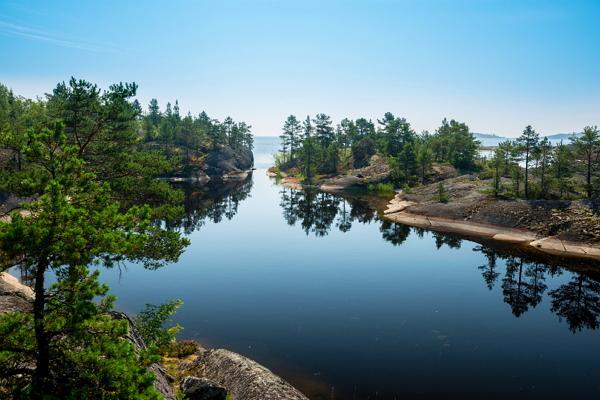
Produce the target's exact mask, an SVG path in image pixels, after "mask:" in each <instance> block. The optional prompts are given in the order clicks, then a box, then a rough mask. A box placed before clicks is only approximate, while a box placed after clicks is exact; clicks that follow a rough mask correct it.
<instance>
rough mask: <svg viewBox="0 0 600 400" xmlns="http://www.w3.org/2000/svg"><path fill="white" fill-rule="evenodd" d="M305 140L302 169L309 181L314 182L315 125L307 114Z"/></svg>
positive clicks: (304, 125)
mask: <svg viewBox="0 0 600 400" xmlns="http://www.w3.org/2000/svg"><path fill="white" fill-rule="evenodd" d="M303 129H304V141H303V144H302V166H303V168H302V170H303V173H304V178H305V179H306V181H307V182H308V183H312V179H313V175H314V170H315V152H316V151H315V150H316V149H315V148H316V145H315V139H314V137H313V132H314V127H313V126H312V123H311V120H310V116H307V117H306V119H305V120H304V124H303Z"/></svg>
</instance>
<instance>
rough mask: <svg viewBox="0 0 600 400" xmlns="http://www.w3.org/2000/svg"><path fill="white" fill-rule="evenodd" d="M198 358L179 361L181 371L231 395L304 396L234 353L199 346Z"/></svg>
mask: <svg viewBox="0 0 600 400" xmlns="http://www.w3.org/2000/svg"><path fill="white" fill-rule="evenodd" d="M197 354H198V358H197V359H196V360H194V361H192V362H189V363H186V364H184V365H182V366H181V367H180V368H181V369H182V370H184V371H185V373H188V374H193V375H196V376H199V377H203V378H206V379H209V380H210V381H212V382H215V383H217V384H218V385H221V386H223V387H226V388H227V391H228V392H229V394H231V396H232V397H233V398H234V399H244V400H265V399H269V400H308V398H307V397H306V396H304V395H303V394H302V393H301V392H300V391H298V390H297V389H296V388H294V387H293V386H292V385H290V384H289V383H287V382H286V381H284V380H283V379H281V378H280V377H278V376H277V375H275V374H274V373H273V372H271V371H270V370H268V369H267V368H265V367H263V366H262V365H260V364H259V363H257V362H256V361H252V360H250V359H249V358H246V357H244V356H242V355H240V354H238V353H234V352H232V351H229V350H225V349H211V350H206V349H200V351H199V352H198V353H197Z"/></svg>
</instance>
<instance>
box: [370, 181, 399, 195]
mask: <svg viewBox="0 0 600 400" xmlns="http://www.w3.org/2000/svg"><path fill="white" fill-rule="evenodd" d="M367 190H368V191H369V192H375V193H377V194H391V193H394V185H393V184H391V183H375V184H369V185H368V186H367Z"/></svg>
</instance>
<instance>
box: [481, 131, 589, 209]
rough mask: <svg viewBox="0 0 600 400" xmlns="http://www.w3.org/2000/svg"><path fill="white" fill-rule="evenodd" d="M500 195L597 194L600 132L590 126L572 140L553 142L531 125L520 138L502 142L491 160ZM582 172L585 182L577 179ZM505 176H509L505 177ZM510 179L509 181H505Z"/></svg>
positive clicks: (494, 181)
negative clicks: (553, 143) (554, 143)
mask: <svg viewBox="0 0 600 400" xmlns="http://www.w3.org/2000/svg"><path fill="white" fill-rule="evenodd" d="M488 167H489V169H490V170H491V171H492V172H491V173H492V175H493V189H494V193H495V194H496V195H498V196H510V197H517V198H519V197H523V198H526V199H533V198H541V199H547V198H561V199H562V198H573V197H581V196H582V195H583V196H585V197H587V198H593V197H597V196H598V195H599V194H600V192H599V189H598V186H599V184H598V179H599V174H600V134H599V131H598V128H597V127H595V126H587V127H585V128H584V129H583V132H582V134H581V135H579V136H578V135H573V137H572V138H571V140H570V141H569V143H563V142H562V141H561V142H560V143H559V144H557V145H552V143H550V141H549V140H548V138H546V137H542V138H540V135H539V134H538V133H537V132H536V131H535V129H533V127H531V126H527V127H526V128H525V129H524V130H523V133H522V134H521V136H519V137H518V138H517V139H516V140H507V141H504V142H502V143H500V144H499V145H498V147H497V148H496V149H495V150H494V154H493V156H492V157H491V159H490V160H489V164H488ZM578 174H580V176H581V177H583V184H581V183H580V180H578V179H576V178H577V175H578ZM503 178H505V179H503ZM506 179H508V180H509V181H510V183H509V184H507V183H506V182H504V181H505V180H506Z"/></svg>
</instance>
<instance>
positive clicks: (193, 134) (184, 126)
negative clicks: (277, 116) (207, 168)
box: [142, 99, 254, 152]
mask: <svg viewBox="0 0 600 400" xmlns="http://www.w3.org/2000/svg"><path fill="white" fill-rule="evenodd" d="M142 119H143V123H142V128H143V131H144V138H145V140H146V141H147V142H152V141H158V142H159V143H162V144H164V145H176V146H182V147H185V148H187V149H191V150H194V151H196V152H201V151H202V149H203V148H215V147H217V146H219V145H227V146H229V147H231V148H233V149H248V150H252V148H253V142H254V139H253V136H252V132H251V128H252V127H251V126H250V125H248V124H246V123H245V122H235V121H234V120H233V119H232V118H231V117H227V118H225V119H224V120H223V121H222V122H221V121H219V120H218V119H213V118H210V117H209V116H208V115H207V114H206V112H205V111H202V112H201V113H200V114H198V115H197V116H193V115H192V114H191V113H190V112H188V113H187V115H185V116H181V114H180V111H179V102H178V101H177V100H175V105H174V106H171V103H167V105H166V108H165V110H164V111H161V109H160V106H159V105H158V101H157V100H156V99H152V100H150V104H149V105H148V111H147V113H146V114H145V115H144V116H143V118H142Z"/></svg>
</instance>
